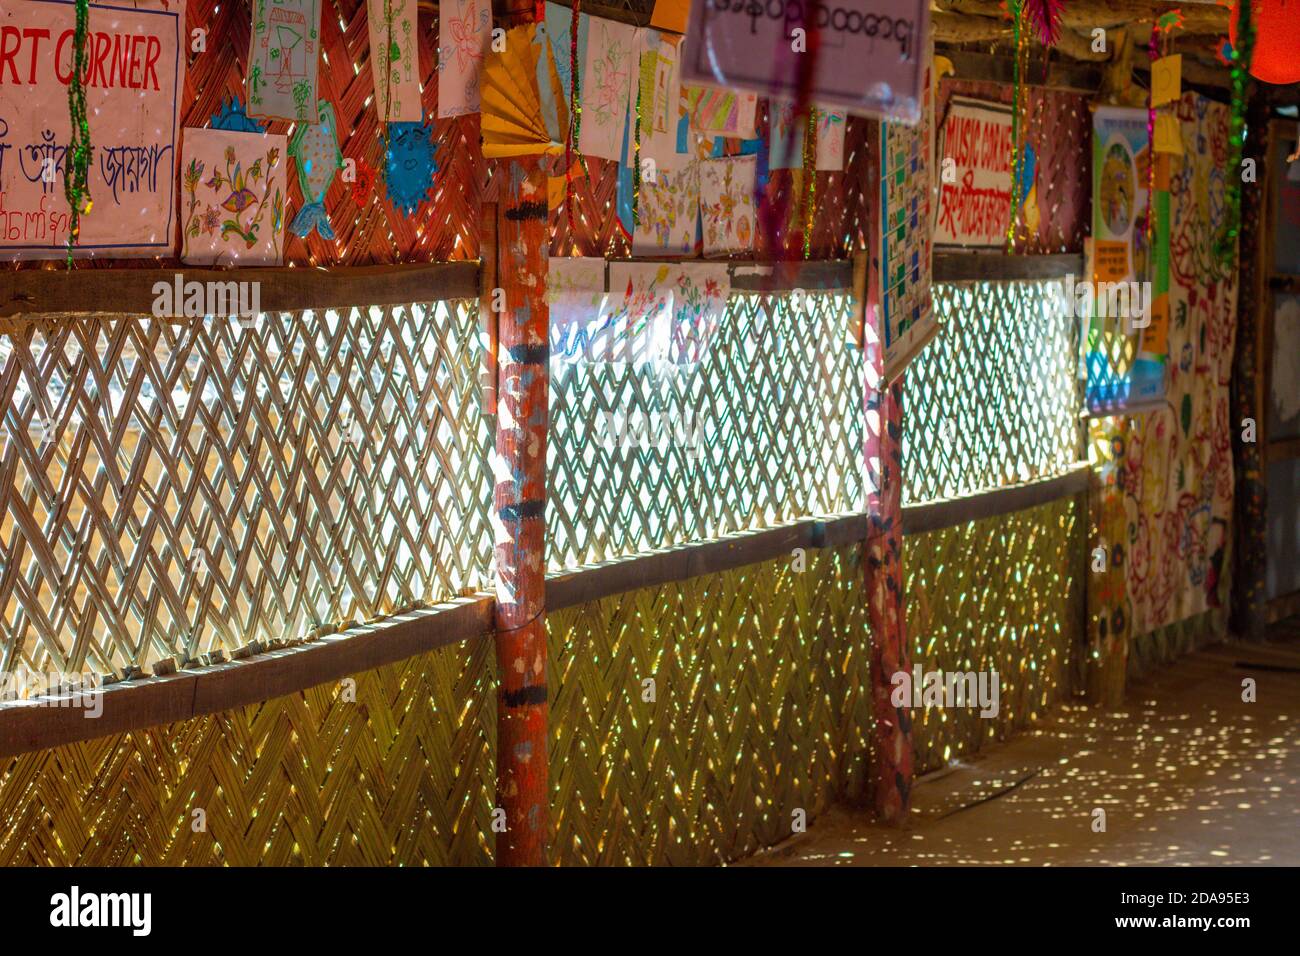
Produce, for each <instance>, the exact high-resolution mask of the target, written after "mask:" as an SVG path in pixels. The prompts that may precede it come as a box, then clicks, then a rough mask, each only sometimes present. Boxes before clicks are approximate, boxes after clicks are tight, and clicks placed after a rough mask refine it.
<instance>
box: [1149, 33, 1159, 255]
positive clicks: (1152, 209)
mask: <svg viewBox="0 0 1300 956" xmlns="http://www.w3.org/2000/svg"><path fill="white" fill-rule="evenodd" d="M1159 36H1160V24H1158V23H1157V24H1156V25H1155V26H1154V27H1152V29H1151V39H1150V40H1149V41H1148V42H1147V56H1148V58H1149V59H1150V60H1151V63H1152V66H1153V67H1154V65H1155V62H1156V60H1158V59H1160V51H1159V50H1158V49H1157V48H1156V42H1157V37H1159ZM1146 219H1147V221H1146V237H1147V248H1148V249H1150V248H1151V239H1152V237H1153V236H1154V235H1155V234H1156V96H1155V84H1154V83H1152V84H1151V89H1149V90H1148V91H1147V216H1146Z"/></svg>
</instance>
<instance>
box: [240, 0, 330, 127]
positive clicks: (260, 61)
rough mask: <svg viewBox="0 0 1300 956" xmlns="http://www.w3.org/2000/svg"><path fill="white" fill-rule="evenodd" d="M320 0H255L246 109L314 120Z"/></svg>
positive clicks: (266, 115)
mask: <svg viewBox="0 0 1300 956" xmlns="http://www.w3.org/2000/svg"><path fill="white" fill-rule="evenodd" d="M319 60H320V0H253V30H252V40H251V43H250V48H249V53H248V115H249V116H257V117H262V118H265V119H281V120H290V121H293V122H306V123H310V122H313V121H314V119H315V116H316V72H317V67H318V61H319Z"/></svg>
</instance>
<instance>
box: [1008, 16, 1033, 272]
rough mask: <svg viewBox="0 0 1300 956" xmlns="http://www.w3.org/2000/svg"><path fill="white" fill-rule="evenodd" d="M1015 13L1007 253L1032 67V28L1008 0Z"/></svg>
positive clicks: (1017, 193) (1012, 229)
mask: <svg viewBox="0 0 1300 956" xmlns="http://www.w3.org/2000/svg"><path fill="white" fill-rule="evenodd" d="M1009 2H1010V7H1011V16H1012V23H1013V26H1012V29H1013V31H1014V35H1015V43H1016V59H1015V63H1014V65H1013V70H1014V72H1013V77H1012V82H1013V88H1014V93H1013V96H1012V104H1011V150H1012V155H1011V211H1010V215H1009V216H1008V217H1007V252H1008V253H1010V252H1011V251H1012V247H1013V246H1014V245H1015V241H1016V219H1017V218H1018V216H1019V214H1020V198H1021V197H1020V175H1021V174H1020V168H1021V164H1022V163H1023V162H1024V153H1025V149H1024V144H1023V143H1021V141H1020V140H1021V136H1022V134H1023V132H1024V130H1023V124H1022V123H1021V121H1020V114H1021V112H1022V111H1023V109H1024V100H1025V85H1024V78H1025V73H1026V72H1027V70H1028V66H1029V31H1028V29H1026V24H1025V22H1024V21H1025V6H1024V4H1023V3H1022V2H1020V0H1009Z"/></svg>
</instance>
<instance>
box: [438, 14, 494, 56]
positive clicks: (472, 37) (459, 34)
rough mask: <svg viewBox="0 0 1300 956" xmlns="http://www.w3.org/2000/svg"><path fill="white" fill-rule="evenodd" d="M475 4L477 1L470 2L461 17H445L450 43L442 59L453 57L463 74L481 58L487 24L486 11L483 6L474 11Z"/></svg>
mask: <svg viewBox="0 0 1300 956" xmlns="http://www.w3.org/2000/svg"><path fill="white" fill-rule="evenodd" d="M477 6H478V4H477V3H471V4H470V5H469V7H468V8H466V10H465V15H464V16H463V17H448V18H447V29H448V32H449V33H450V34H451V44H450V45H449V46H448V48H447V53H446V55H445V56H444V57H443V58H442V59H444V60H446V59H450V58H452V57H454V58H455V60H456V69H457V70H459V71H460V72H461V73H463V74H468V73H470V72H471V71H472V70H473V69H474V64H475V63H478V62H480V61H482V59H483V37H484V35H485V33H484V31H486V29H487V25H488V11H487V9H486V8H484V9H483V10H480V11H478V12H477V13H476V12H475V7H477ZM475 21H477V22H475Z"/></svg>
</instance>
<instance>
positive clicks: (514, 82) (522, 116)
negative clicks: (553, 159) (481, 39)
mask: <svg viewBox="0 0 1300 956" xmlns="http://www.w3.org/2000/svg"><path fill="white" fill-rule="evenodd" d="M536 34H537V24H535V23H527V24H524V25H523V26H518V27H515V28H514V29H512V30H510V31H508V32H507V33H506V42H505V50H504V51H503V52H500V53H498V52H497V51H496V50H490V51H489V52H488V55H487V56H486V57H485V58H484V60H483V78H482V111H483V120H482V123H483V155H484V156H485V157H487V158H488V159H499V158H501V157H503V156H532V155H538V154H542V153H562V152H564V135H563V133H564V129H565V128H566V127H567V126H568V125H569V113H568V109H567V108H566V106H565V97H564V92H563V87H562V86H561V85H560V76H559V72H558V71H557V70H556V68H555V55H554V53H553V52H552V51H551V45H550V44H549V43H538V42H537V36H536ZM542 56H545V57H546V59H547V63H546V67H547V69H546V71H545V74H546V76H547V77H548V78H549V81H550V84H551V93H552V96H553V98H554V100H555V106H556V114H557V119H558V123H557V125H558V126H559V127H560V129H547V126H546V120H545V119H544V118H543V116H542V97H541V94H540V92H539V91H538V88H537V72H538V71H537V63H538V59H539V58H540V57H542Z"/></svg>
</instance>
